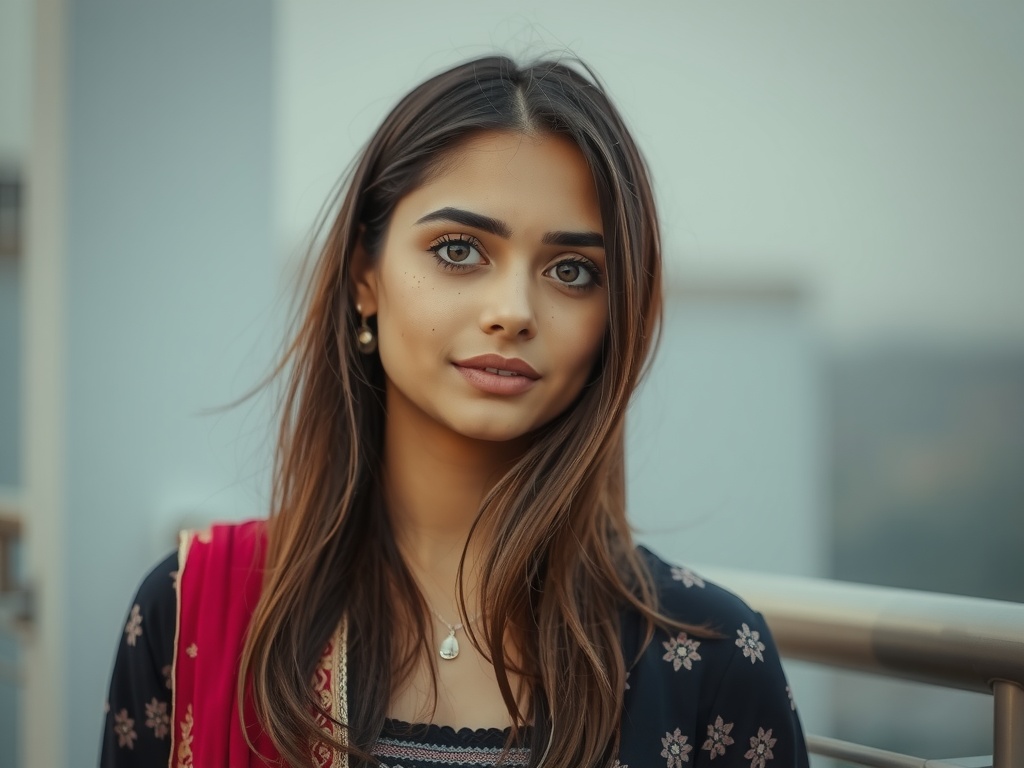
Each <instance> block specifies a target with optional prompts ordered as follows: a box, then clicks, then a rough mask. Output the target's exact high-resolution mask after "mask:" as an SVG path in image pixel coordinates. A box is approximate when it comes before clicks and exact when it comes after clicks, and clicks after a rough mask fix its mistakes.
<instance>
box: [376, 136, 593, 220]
mask: <svg viewBox="0 0 1024 768" xmlns="http://www.w3.org/2000/svg"><path fill="white" fill-rule="evenodd" d="M444 208H455V209H459V210H466V211H472V212H474V213H478V214H481V215H484V216H487V217H489V218H491V219H494V220H497V221H500V222H503V223H505V224H507V225H508V229H509V230H510V234H526V233H527V232H528V231H533V230H537V231H544V232H547V231H552V230H578V231H592V232H597V233H601V232H602V226H601V212H600V203H599V199H598V196H597V188H596V186H595V183H594V178H593V175H592V174H591V172H590V168H589V166H588V165H587V161H586V158H585V157H584V156H583V153H582V152H581V151H580V149H579V148H578V147H577V146H576V145H575V144H574V143H573V142H572V141H571V140H570V139H568V138H566V137H564V136H561V135H558V134H552V133H538V134H524V133H518V132H487V133H482V134H478V135H475V136H472V137H470V138H469V139H467V140H465V141H464V142H462V143H461V144H459V146H458V147H456V148H454V149H452V150H450V151H449V152H448V153H447V154H446V156H445V158H444V160H443V161H442V163H441V164H440V165H439V168H438V170H437V172H436V173H434V174H433V175H432V176H431V177H430V178H429V179H428V180H427V181H426V182H425V183H424V184H422V185H421V186H419V187H417V188H416V189H414V190H413V191H412V192H410V193H409V194H408V195H406V196H405V197H404V198H403V199H402V200H401V201H400V203H399V205H398V207H397V208H396V211H395V215H396V217H397V218H400V219H402V220H403V222H405V223H412V222H418V221H420V220H421V219H422V218H423V217H426V216H429V215H430V214H431V213H432V212H435V211H437V210H440V209H444Z"/></svg>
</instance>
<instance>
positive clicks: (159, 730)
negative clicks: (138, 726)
mask: <svg viewBox="0 0 1024 768" xmlns="http://www.w3.org/2000/svg"><path fill="white" fill-rule="evenodd" d="M170 724H171V718H170V716H169V715H168V714H167V702H166V701H157V699H156V698H155V697H154V698H153V699H152V700H151V701H150V702H149V703H148V704H147V705H146V727H147V728H152V729H153V735H154V736H156V737H157V738H158V739H163V738H166V737H167V734H168V733H169V732H170Z"/></svg>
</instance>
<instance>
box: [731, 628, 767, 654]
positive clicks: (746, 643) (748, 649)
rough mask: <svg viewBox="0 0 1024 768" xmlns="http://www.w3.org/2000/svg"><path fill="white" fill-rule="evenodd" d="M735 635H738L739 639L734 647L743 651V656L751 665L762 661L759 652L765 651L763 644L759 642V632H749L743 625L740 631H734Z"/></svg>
mask: <svg viewBox="0 0 1024 768" xmlns="http://www.w3.org/2000/svg"><path fill="white" fill-rule="evenodd" d="M736 634H737V635H739V638H738V639H737V640H736V646H737V647H739V648H742V649H743V655H744V656H746V657H747V658H748V659H750V663H751V664H754V663H756V662H758V661H764V656H762V655H761V651H763V650H764V649H765V644H764V643H762V642H761V640H760V637H761V633H760V632H758V631H757V630H756V629H755V630H751V629H750V627H748V626H747V625H746V624H744V625H743V628H742V629H737V630H736Z"/></svg>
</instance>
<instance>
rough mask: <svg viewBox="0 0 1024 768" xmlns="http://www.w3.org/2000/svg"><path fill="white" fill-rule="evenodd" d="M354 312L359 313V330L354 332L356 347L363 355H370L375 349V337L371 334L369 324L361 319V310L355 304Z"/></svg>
mask: <svg viewBox="0 0 1024 768" xmlns="http://www.w3.org/2000/svg"><path fill="white" fill-rule="evenodd" d="M356 312H358V313H359V319H360V324H359V330H358V331H357V332H356V346H357V347H358V348H359V351H360V352H362V353H363V354H364V355H372V354H373V353H374V352H375V351H376V349H377V337H376V335H374V333H373V329H372V328H371V327H370V324H369V323H367V322H366V318H365V317H363V308H362V306H361V305H359V304H356Z"/></svg>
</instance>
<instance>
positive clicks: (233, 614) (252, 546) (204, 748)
mask: <svg viewBox="0 0 1024 768" xmlns="http://www.w3.org/2000/svg"><path fill="white" fill-rule="evenodd" d="M265 545H266V535H265V524H264V522H263V521H260V520H254V521H249V522H245V523H240V524H238V525H215V526H213V527H212V528H210V529H209V530H208V531H203V532H198V533H197V532H194V531H186V532H183V533H182V536H181V546H180V548H179V551H178V576H177V583H178V626H177V633H176V637H175V644H174V673H173V674H174V703H173V706H172V710H173V714H174V728H173V729H172V743H171V761H170V768H193V767H194V766H195V767H197V768H207V766H211V767H212V766H231V768H235V766H238V768H264V766H272V765H276V766H280V765H281V762H280V755H279V754H278V752H277V750H276V749H275V748H274V745H273V743H272V742H271V741H270V738H269V737H268V736H267V735H266V733H264V732H263V729H262V728H261V727H260V726H259V724H258V722H257V719H256V713H255V710H254V708H253V704H252V700H251V697H250V696H246V697H245V701H244V702H242V703H241V711H242V712H243V714H244V720H245V723H246V728H247V729H248V731H249V739H250V740H251V741H252V743H253V745H254V746H255V747H256V751H253V750H252V749H250V748H249V744H248V743H247V742H246V738H245V733H244V732H243V730H242V724H241V722H240V720H239V717H238V713H239V701H238V665H239V660H240V656H241V649H242V645H243V642H244V641H245V634H246V631H247V630H248V627H249V622H250V620H251V619H252V613H253V610H254V609H255V608H256V603H257V601H258V600H259V597H260V590H261V586H262V579H263V559H264V550H265ZM261 755H262V756H264V757H266V758H267V760H266V761H265V760H263V759H262V758H261V757H260V756H261Z"/></svg>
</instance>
